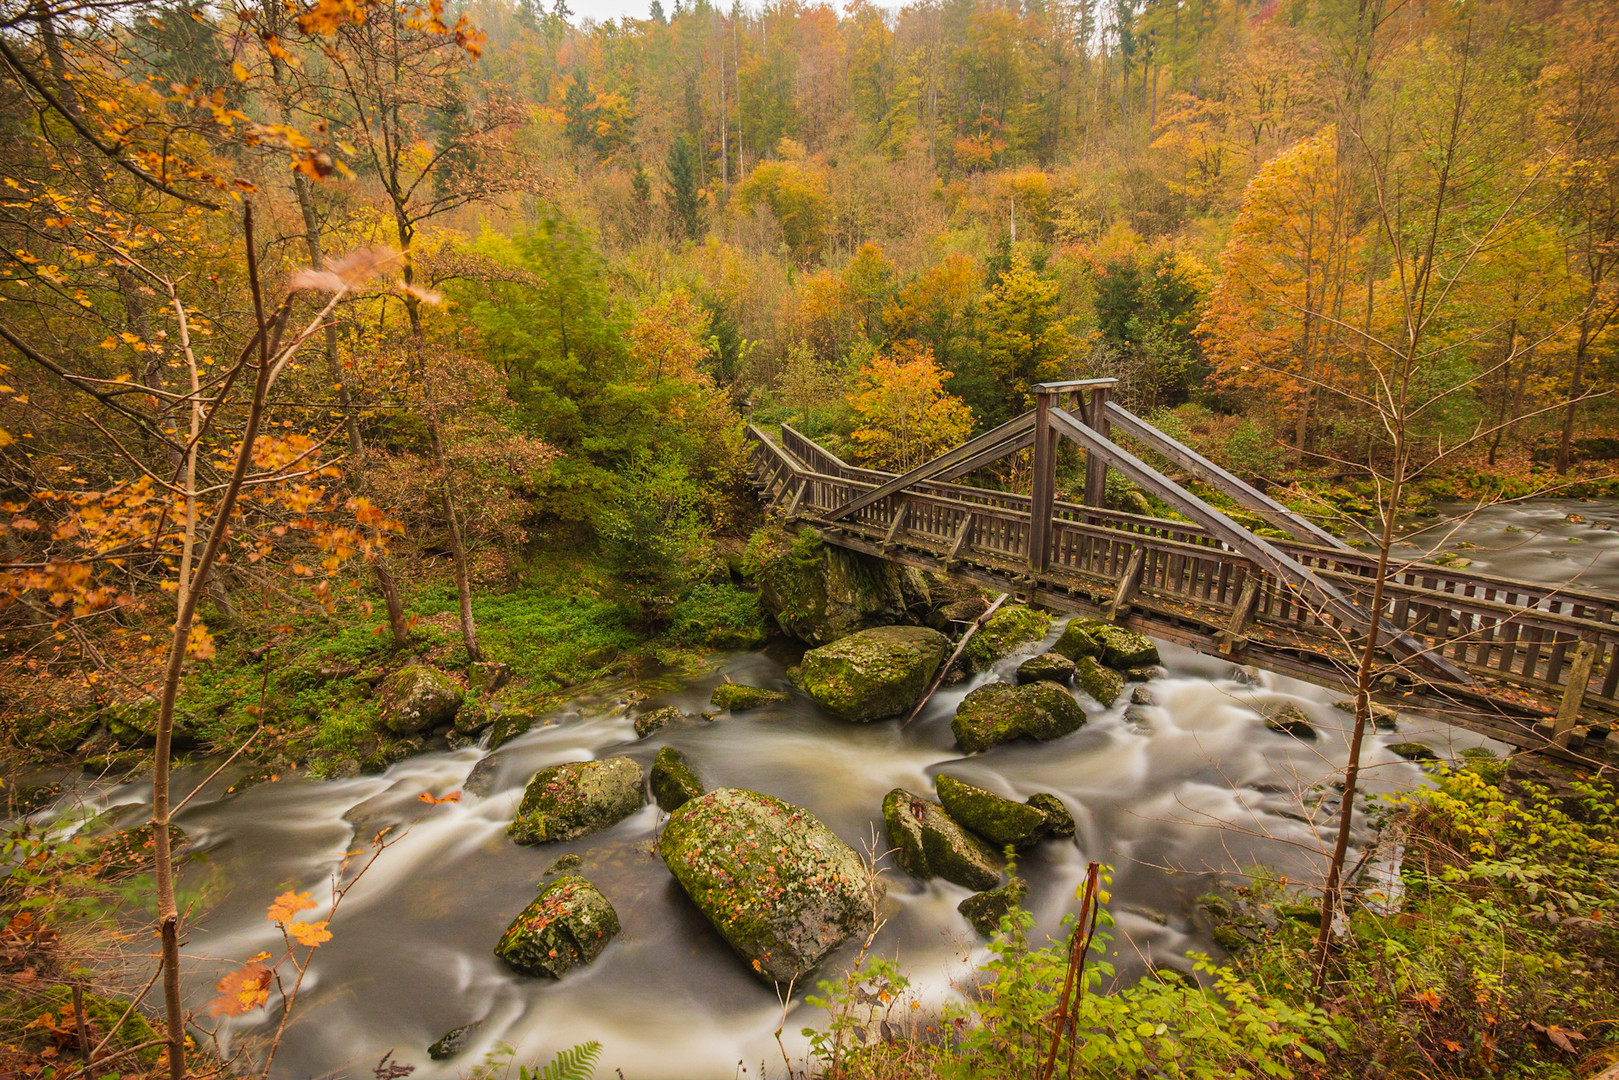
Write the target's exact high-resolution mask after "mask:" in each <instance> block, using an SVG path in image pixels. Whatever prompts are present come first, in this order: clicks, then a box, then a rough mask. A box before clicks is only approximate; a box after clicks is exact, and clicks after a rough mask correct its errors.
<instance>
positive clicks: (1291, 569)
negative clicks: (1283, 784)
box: [748, 380, 1619, 768]
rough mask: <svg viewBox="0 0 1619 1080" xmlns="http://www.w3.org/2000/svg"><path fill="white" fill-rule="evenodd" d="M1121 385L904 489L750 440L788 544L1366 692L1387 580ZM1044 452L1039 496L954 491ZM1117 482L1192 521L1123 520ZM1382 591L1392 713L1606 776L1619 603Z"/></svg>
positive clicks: (969, 449) (1497, 591)
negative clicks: (1133, 400) (1077, 465)
mask: <svg viewBox="0 0 1619 1080" xmlns="http://www.w3.org/2000/svg"><path fill="white" fill-rule="evenodd" d="M1110 384H1111V381H1110V380H1086V381H1084V382H1078V383H1063V384H1047V385H1046V386H1042V387H1036V390H1037V392H1038V396H1037V400H1038V401H1039V402H1040V405H1039V407H1037V409H1036V410H1035V411H1033V412H1031V413H1029V414H1026V415H1025V416H1024V417H1020V418H1019V419H1018V420H1015V421H1013V422H1012V423H1010V424H1008V425H1004V426H1003V428H1001V429H996V430H995V431H993V432H990V433H988V434H987V435H984V436H980V437H979V438H978V439H975V440H973V441H972V442H970V443H968V444H965V445H964V446H963V447H961V448H958V450H955V451H951V452H950V453H949V454H946V455H943V456H941V457H940V458H936V459H934V461H932V462H929V463H928V464H927V465H924V466H922V467H920V468H918V469H915V470H912V471H911V472H910V473H907V474H905V475H904V476H898V477H896V476H895V475H893V474H891V473H885V472H879V471H876V470H872V469H862V468H857V467H854V466H851V465H848V464H846V463H845V462H843V461H841V460H840V459H839V458H837V457H836V456H834V455H833V454H831V453H829V452H828V451H827V450H825V449H824V448H822V447H821V446H819V445H817V444H816V443H814V442H812V441H811V440H809V439H807V438H805V437H804V436H803V435H802V434H800V433H799V432H797V431H796V430H794V429H793V428H792V427H790V426H786V425H783V427H782V429H781V434H780V437H779V439H774V438H772V437H771V436H770V435H769V434H767V433H766V432H764V431H763V430H761V429H760V428H758V427H755V426H751V425H750V427H749V428H748V437H749V439H750V442H751V455H752V465H753V474H754V480H755V483H756V484H757V486H758V488H759V490H760V493H761V497H762V498H763V499H764V500H765V501H766V502H767V504H768V505H770V506H771V507H773V508H774V509H775V510H776V511H778V512H779V513H780V514H781V515H782V516H783V517H784V518H785V520H786V521H787V523H788V525H789V527H794V528H797V527H803V526H813V527H815V528H816V529H818V530H819V532H820V534H821V537H822V539H823V540H824V541H825V542H826V543H829V544H834V545H837V546H839V547H843V548H847V549H849V550H851V551H858V552H863V553H865V554H867V555H873V556H876V557H879V558H883V559H888V560H891V561H893V562H896V563H900V564H903V565H906V566H913V567H916V568H919V569H922V570H928V571H932V572H935V573H940V574H948V575H950V576H952V577H955V578H959V579H962V580H966V581H970V582H973V583H975V584H978V585H982V586H984V587H986V588H990V589H994V590H997V591H1001V592H1009V593H1012V594H1014V595H1016V596H1017V597H1019V598H1021V599H1024V600H1026V601H1029V602H1032V603H1036V604H1039V605H1040V606H1042V607H1046V608H1050V609H1053V610H1056V611H1067V612H1075V613H1080V614H1085V615H1091V616H1100V617H1102V618H1107V619H1111V620H1113V621H1116V622H1118V623H1121V624H1122V625H1125V626H1128V627H1130V628H1132V629H1135V630H1140V631H1141V632H1143V633H1146V634H1149V635H1151V636H1153V637H1156V638H1159V639H1162V640H1166V641H1172V642H1175V643H1177V644H1181V645H1186V646H1190V647H1191V648H1194V649H1197V650H1199V651H1201V652H1204V653H1208V654H1211V655H1216V656H1222V657H1226V658H1229V659H1230V660H1232V661H1233V662H1234V663H1238V664H1249V665H1253V666H1256V667H1260V668H1265V669H1268V670H1271V671H1276V672H1280V673H1282V674H1285V675H1291V676H1294V677H1297V678H1301V679H1305V680H1307V681H1309V682H1312V683H1316V684H1318V685H1322V686H1326V687H1331V688H1335V689H1341V690H1345V691H1348V690H1349V689H1351V688H1352V686H1353V680H1354V671H1355V667H1356V659H1357V656H1358V649H1359V648H1362V647H1364V643H1365V640H1366V637H1365V634H1366V631H1367V628H1368V627H1369V622H1370V621H1369V617H1368V615H1367V614H1366V612H1367V610H1368V605H1369V604H1370V602H1371V596H1372V585H1373V578H1374V577H1375V575H1376V560H1375V559H1374V558H1372V557H1370V556H1368V555H1365V554H1363V553H1361V552H1358V551H1356V550H1354V549H1351V548H1349V547H1347V546H1345V545H1343V544H1342V543H1341V542H1339V541H1337V540H1336V539H1334V538H1332V537H1331V536H1329V535H1328V534H1326V533H1324V532H1322V531H1321V530H1319V529H1317V528H1316V527H1315V526H1313V525H1310V524H1309V523H1308V522H1305V521H1303V519H1301V518H1297V517H1296V516H1294V515H1291V514H1290V513H1289V512H1288V511H1286V509H1285V508H1282V507H1281V506H1280V505H1279V504H1276V503H1274V502H1271V501H1270V500H1269V499H1267V498H1265V497H1264V496H1263V495H1261V494H1260V493H1258V492H1257V491H1254V490H1253V489H1252V488H1248V487H1247V485H1243V484H1241V481H1238V480H1236V478H1235V477H1232V476H1230V475H1229V474H1224V473H1223V471H1221V470H1218V467H1217V466H1213V465H1212V463H1209V462H1207V461H1205V460H1203V459H1201V458H1198V457H1197V456H1196V455H1195V453H1194V452H1192V451H1190V450H1189V449H1187V448H1185V447H1183V446H1180V445H1179V444H1177V443H1174V442H1173V440H1170V439H1169V438H1168V437H1167V436H1164V435H1162V433H1160V432H1157V431H1155V430H1154V429H1151V428H1149V427H1147V425H1145V424H1144V423H1143V422H1142V421H1140V420H1139V419H1137V418H1135V417H1133V416H1131V415H1130V414H1129V413H1127V412H1125V411H1124V410H1122V409H1120V408H1119V407H1118V406H1117V405H1114V404H1113V403H1111V402H1109V401H1108V400H1107V394H1106V391H1107V389H1108V387H1109V386H1110ZM1087 391H1088V392H1089V393H1090V397H1091V401H1090V403H1089V405H1087V406H1084V407H1083V408H1081V409H1077V410H1075V411H1072V412H1070V411H1067V410H1063V409H1062V408H1060V403H1061V400H1062V397H1063V395H1066V394H1072V393H1075V392H1079V393H1084V392H1087ZM1113 427H1122V428H1123V429H1124V430H1126V431H1127V432H1128V433H1129V434H1130V435H1131V437H1132V438H1133V439H1134V440H1135V441H1136V442H1138V443H1141V444H1143V445H1146V446H1148V447H1149V448H1151V449H1153V450H1154V451H1156V452H1158V453H1159V454H1160V455H1161V456H1163V457H1166V458H1168V459H1170V460H1171V461H1172V462H1173V463H1174V464H1176V465H1177V466H1181V467H1184V468H1185V469H1186V470H1187V471H1191V472H1193V473H1194V474H1196V475H1198V476H1199V478H1200V479H1203V480H1207V481H1210V482H1212V483H1214V484H1215V485H1216V486H1218V487H1221V488H1223V489H1225V490H1227V491H1228V492H1229V493H1231V494H1232V495H1233V496H1234V497H1236V498H1238V499H1239V501H1241V502H1244V503H1246V504H1247V505H1248V507H1249V508H1250V509H1252V510H1253V511H1254V512H1255V513H1258V514H1260V515H1261V516H1262V517H1264V518H1265V519H1266V520H1267V521H1268V522H1270V523H1272V524H1274V525H1276V526H1277V527H1278V529H1282V530H1286V531H1288V532H1291V533H1293V534H1295V537H1296V538H1295V539H1289V540H1277V539H1265V538H1261V537H1257V536H1255V535H1254V534H1253V533H1251V532H1249V531H1248V530H1246V529H1243V528H1242V527H1241V526H1240V525H1237V524H1236V523H1235V522H1233V521H1232V520H1231V519H1230V518H1229V517H1227V516H1226V515H1224V514H1222V513H1220V512H1219V511H1217V510H1214V509H1213V508H1212V507H1210V506H1209V505H1208V504H1207V503H1204V502H1202V500H1200V499H1198V498H1197V497H1196V496H1195V495H1191V494H1190V493H1189V492H1187V491H1186V490H1185V489H1184V488H1183V487H1181V486H1180V485H1178V484H1176V483H1175V482H1174V481H1172V480H1169V479H1168V478H1167V477H1166V476H1164V475H1163V474H1162V473H1158V472H1157V471H1156V470H1154V469H1153V468H1152V467H1151V466H1149V465H1147V464H1146V463H1145V462H1143V461H1142V460H1141V459H1139V458H1136V457H1135V456H1133V455H1131V454H1130V453H1129V452H1127V451H1125V450H1123V449H1122V448H1120V447H1118V446H1117V445H1116V444H1114V443H1113V442H1112V441H1111V439H1110V434H1111V432H1110V428H1113ZM1079 428H1082V429H1083V430H1076V429H1079ZM1143 429H1144V430H1143ZM1043 433H1045V434H1043ZM1058 437H1067V438H1071V439H1073V440H1074V441H1076V442H1079V443H1081V445H1082V446H1083V447H1084V448H1085V449H1086V451H1087V454H1086V457H1087V482H1086V492H1087V498H1086V503H1083V504H1082V503H1069V502H1061V501H1058V500H1056V499H1054V498H1053V497H1052V480H1051V475H1050V474H1051V473H1054V453H1055V445H1056V439H1057V438H1058ZM1031 446H1032V447H1033V448H1034V450H1035V459H1036V460H1035V464H1034V489H1035V490H1034V491H1033V493H1032V494H1029V495H1022V494H1017V493H1013V492H1004V491H993V490H989V489H985V488H977V487H971V486H967V485H962V484H957V483H954V482H952V481H953V480H954V479H956V478H957V477H959V476H962V475H965V474H966V473H967V472H969V471H971V470H972V469H975V468H978V467H980V466H981V465H982V464H984V463H985V462H987V461H989V460H993V459H994V458H995V457H998V456H1002V455H1004V454H1006V453H1011V452H1014V451H1016V450H1021V449H1024V448H1028V447H1031ZM1042 451H1043V452H1042ZM1185 455H1190V456H1189V457H1187V456H1185ZM1110 466H1111V467H1113V468H1118V469H1120V471H1123V472H1125V473H1126V475H1128V476H1130V478H1131V479H1132V480H1134V481H1136V482H1137V483H1138V484H1140V485H1141V486H1143V487H1146V488H1147V489H1148V490H1150V491H1152V492H1153V494H1155V495H1158V496H1159V497H1160V498H1163V499H1165V500H1166V501H1168V502H1170V503H1171V505H1174V506H1175V507H1176V509H1177V510H1179V511H1181V512H1183V513H1186V514H1187V516H1188V517H1191V518H1192V519H1193V520H1191V521H1171V520H1166V519H1161V518H1154V517H1144V516H1140V515H1137V514H1130V513H1122V512H1119V511H1116V510H1112V509H1108V508H1106V507H1105V506H1103V505H1102V502H1103V500H1102V489H1103V485H1104V483H1105V479H1106V470H1107V468H1108V467H1110ZM1210 469H1212V470H1214V472H1213V473H1210V472H1208V471H1207V470H1210ZM1043 470H1044V471H1046V472H1047V476H1046V477H1045V478H1044V479H1045V483H1044V485H1042V475H1041V474H1042V471H1043ZM1232 484H1237V485H1240V486H1241V488H1244V489H1246V490H1245V491H1240V490H1238V489H1235V488H1232V487H1231V485H1232ZM1042 486H1044V490H1042ZM1037 504H1043V505H1041V506H1040V509H1042V510H1044V511H1045V512H1044V513H1039V512H1037V511H1036V509H1035V508H1036V506H1037ZM1031 521H1034V522H1040V521H1043V523H1044V528H1043V529H1042V528H1033V529H1032V528H1031ZM1233 530H1235V532H1233ZM1384 590H1385V602H1384V604H1383V611H1382V613H1381V614H1382V634H1381V637H1382V638H1383V639H1384V640H1385V641H1386V642H1387V644H1388V648H1387V651H1386V652H1385V653H1384V654H1383V655H1382V662H1381V664H1380V667H1379V682H1378V692H1377V697H1378V699H1379V700H1381V701H1383V702H1385V703H1387V704H1390V705H1394V706H1397V707H1398V708H1400V709H1401V710H1402V711H1407V712H1418V713H1421V712H1431V713H1434V714H1436V715H1439V716H1441V717H1442V718H1443V719H1445V720H1447V721H1449V722H1452V723H1457V724H1460V725H1462V726H1464V727H1468V728H1472V729H1474V730H1477V731H1480V732H1482V733H1484V734H1487V735H1489V736H1491V737H1493V738H1497V739H1500V740H1503V741H1505V742H1508V743H1510V744H1512V745H1515V746H1518V747H1521V748H1524V749H1530V750H1538V751H1545V752H1549V753H1552V754H1554V755H1556V756H1558V757H1561V758H1565V759H1572V760H1575V761H1577V762H1579V763H1581V764H1584V765H1587V766H1589V767H1593V768H1596V767H1602V766H1605V765H1606V764H1607V763H1608V758H1607V756H1606V753H1605V747H1604V744H1603V742H1602V741H1601V735H1602V733H1603V729H1604V728H1605V727H1606V725H1608V724H1609V723H1611V722H1613V720H1614V717H1615V716H1616V714H1619V596H1610V595H1607V594H1603V593H1596V592H1591V591H1588V590H1579V589H1570V588H1559V587H1554V586H1548V585H1537V584H1533V583H1529V582H1523V581H1515V580H1512V579H1510V578H1504V577H1498V576H1494V575H1490V574H1481V573H1477V572H1475V571H1472V570H1470V569H1447V568H1445V567H1442V566H1436V565H1432V564H1428V563H1400V564H1397V565H1396V567H1395V568H1394V571H1393V573H1392V574H1391V575H1390V577H1389V579H1388V580H1387V581H1386V582H1385V585H1384ZM1592 726H1597V731H1596V732H1595V733H1592V732H1591V731H1590V728H1591V727H1592ZM1614 742H1615V743H1616V744H1619V734H1616V735H1615V736H1614Z"/></svg>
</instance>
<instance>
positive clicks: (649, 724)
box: [635, 705, 686, 739]
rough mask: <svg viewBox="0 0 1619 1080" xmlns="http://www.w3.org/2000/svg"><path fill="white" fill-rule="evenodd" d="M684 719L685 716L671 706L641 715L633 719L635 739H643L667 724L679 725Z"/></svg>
mask: <svg viewBox="0 0 1619 1080" xmlns="http://www.w3.org/2000/svg"><path fill="white" fill-rule="evenodd" d="M684 719H686V714H685V713H683V712H681V711H680V710H679V709H677V708H675V707H674V706H673V705H670V706H668V707H666V708H662V709H653V710H652V711H651V712H646V713H642V714H641V715H640V716H637V717H636V718H635V737H636V738H637V739H644V738H646V737H647V736H648V735H650V734H652V733H653V732H654V731H658V730H659V729H661V728H663V727H665V726H666V725H668V724H675V723H679V722H680V721H682V720H684Z"/></svg>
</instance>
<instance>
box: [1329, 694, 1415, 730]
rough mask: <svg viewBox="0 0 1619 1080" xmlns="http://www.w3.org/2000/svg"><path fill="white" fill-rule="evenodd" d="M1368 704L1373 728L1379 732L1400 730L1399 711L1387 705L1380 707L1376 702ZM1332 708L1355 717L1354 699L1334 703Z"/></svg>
mask: <svg viewBox="0 0 1619 1080" xmlns="http://www.w3.org/2000/svg"><path fill="white" fill-rule="evenodd" d="M1368 704H1369V705H1370V706H1371V714H1372V727H1373V728H1375V729H1377V730H1378V731H1396V730H1398V729H1399V726H1400V714H1399V712H1398V710H1395V709H1392V708H1390V707H1389V706H1387V705H1379V704H1378V703H1377V702H1375V701H1372V702H1368ZM1332 707H1333V708H1334V709H1338V710H1341V711H1342V712H1346V713H1348V714H1349V715H1350V716H1354V715H1355V699H1354V698H1345V699H1344V700H1342V701H1334V702H1333V703H1332Z"/></svg>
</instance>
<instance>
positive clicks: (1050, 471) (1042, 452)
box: [1029, 386, 1057, 574]
mask: <svg viewBox="0 0 1619 1080" xmlns="http://www.w3.org/2000/svg"><path fill="white" fill-rule="evenodd" d="M1055 397H1056V393H1055V391H1052V390H1047V389H1046V388H1044V387H1042V386H1037V387H1035V394H1034V467H1033V473H1034V476H1033V480H1032V483H1031V486H1030V492H1029V569H1030V570H1031V571H1033V572H1034V573H1036V574H1042V573H1044V572H1045V570H1046V568H1047V567H1048V566H1050V565H1051V505H1052V503H1053V502H1054V501H1055V500H1056V494H1057V433H1056V432H1055V431H1053V430H1052V428H1051V405H1052V399H1053V398H1055Z"/></svg>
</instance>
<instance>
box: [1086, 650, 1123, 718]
mask: <svg viewBox="0 0 1619 1080" xmlns="http://www.w3.org/2000/svg"><path fill="white" fill-rule="evenodd" d="M1074 685H1075V686H1077V687H1079V688H1080V689H1081V690H1083V691H1085V692H1086V693H1087V694H1089V695H1090V696H1091V697H1093V698H1095V699H1096V700H1097V701H1098V702H1100V703H1101V704H1102V705H1103V706H1111V705H1112V704H1113V703H1114V702H1115V701H1117V700H1118V699H1119V695H1120V694H1122V693H1123V692H1124V676H1123V675H1121V674H1119V673H1118V672H1117V671H1114V670H1113V669H1112V668H1110V667H1103V666H1102V665H1101V664H1099V663H1097V662H1096V659H1095V658H1094V657H1090V656H1081V657H1080V658H1079V659H1078V660H1075V661H1074Z"/></svg>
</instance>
